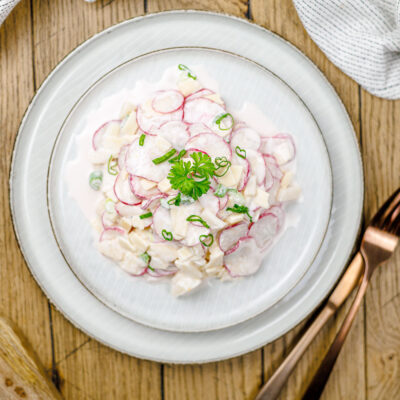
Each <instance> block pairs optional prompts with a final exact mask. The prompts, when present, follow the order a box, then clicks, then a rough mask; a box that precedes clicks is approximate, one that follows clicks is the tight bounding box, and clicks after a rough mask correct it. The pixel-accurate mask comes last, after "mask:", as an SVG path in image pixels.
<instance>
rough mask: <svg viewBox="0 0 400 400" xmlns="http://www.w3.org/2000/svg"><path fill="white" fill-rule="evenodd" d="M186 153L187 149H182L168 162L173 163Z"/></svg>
mask: <svg viewBox="0 0 400 400" xmlns="http://www.w3.org/2000/svg"><path fill="white" fill-rule="evenodd" d="M186 153H187V151H186V150H181V151H180V152H179V154H178V155H177V156H176V157H174V158H171V159H170V160H168V162H169V163H171V164H173V163H174V162H177V161H179V160H180V159H181V158H182V157H183V156H184V155H185V154H186Z"/></svg>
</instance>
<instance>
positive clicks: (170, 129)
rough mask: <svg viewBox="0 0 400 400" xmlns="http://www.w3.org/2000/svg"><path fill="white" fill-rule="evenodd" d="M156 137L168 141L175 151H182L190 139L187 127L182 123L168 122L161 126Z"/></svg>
mask: <svg viewBox="0 0 400 400" xmlns="http://www.w3.org/2000/svg"><path fill="white" fill-rule="evenodd" d="M157 135H159V136H161V137H163V138H164V139H166V140H168V142H170V143H171V144H172V147H173V148H174V149H176V150H182V149H183V148H184V147H185V143H186V142H187V141H188V139H189V137H190V134H189V132H188V127H187V125H186V124H185V123H184V122H182V121H170V122H166V123H164V124H162V125H161V127H160V129H159V130H158V131H157Z"/></svg>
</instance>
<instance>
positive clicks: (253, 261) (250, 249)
mask: <svg viewBox="0 0 400 400" xmlns="http://www.w3.org/2000/svg"><path fill="white" fill-rule="evenodd" d="M262 257H263V255H262V252H261V251H260V249H259V248H258V247H257V243H256V241H255V240H254V239H253V238H252V237H246V238H242V239H240V241H239V243H238V246H237V247H236V249H235V251H232V252H231V253H230V254H228V255H225V257H224V263H225V268H226V269H227V271H228V272H229V273H230V274H231V275H232V276H233V277H239V276H245V275H251V274H254V273H255V272H257V270H258V269H259V268H260V265H261V261H262Z"/></svg>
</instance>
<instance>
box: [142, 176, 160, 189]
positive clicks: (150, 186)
mask: <svg viewBox="0 0 400 400" xmlns="http://www.w3.org/2000/svg"><path fill="white" fill-rule="evenodd" d="M140 186H141V187H142V188H143V189H144V190H150V189H153V188H154V187H156V186H157V182H153V181H149V180H147V179H144V178H141V179H140Z"/></svg>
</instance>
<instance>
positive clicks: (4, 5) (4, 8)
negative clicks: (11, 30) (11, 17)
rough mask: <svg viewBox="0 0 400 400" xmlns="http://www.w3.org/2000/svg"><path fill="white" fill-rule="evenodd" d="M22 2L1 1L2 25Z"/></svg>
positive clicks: (17, 0)
mask: <svg viewBox="0 0 400 400" xmlns="http://www.w3.org/2000/svg"><path fill="white" fill-rule="evenodd" d="M19 1H20V0H0V25H1V24H2V23H3V22H4V20H5V19H6V18H7V16H8V14H10V12H11V10H12V9H13V8H14V7H15V6H16V5H17V3H19Z"/></svg>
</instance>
